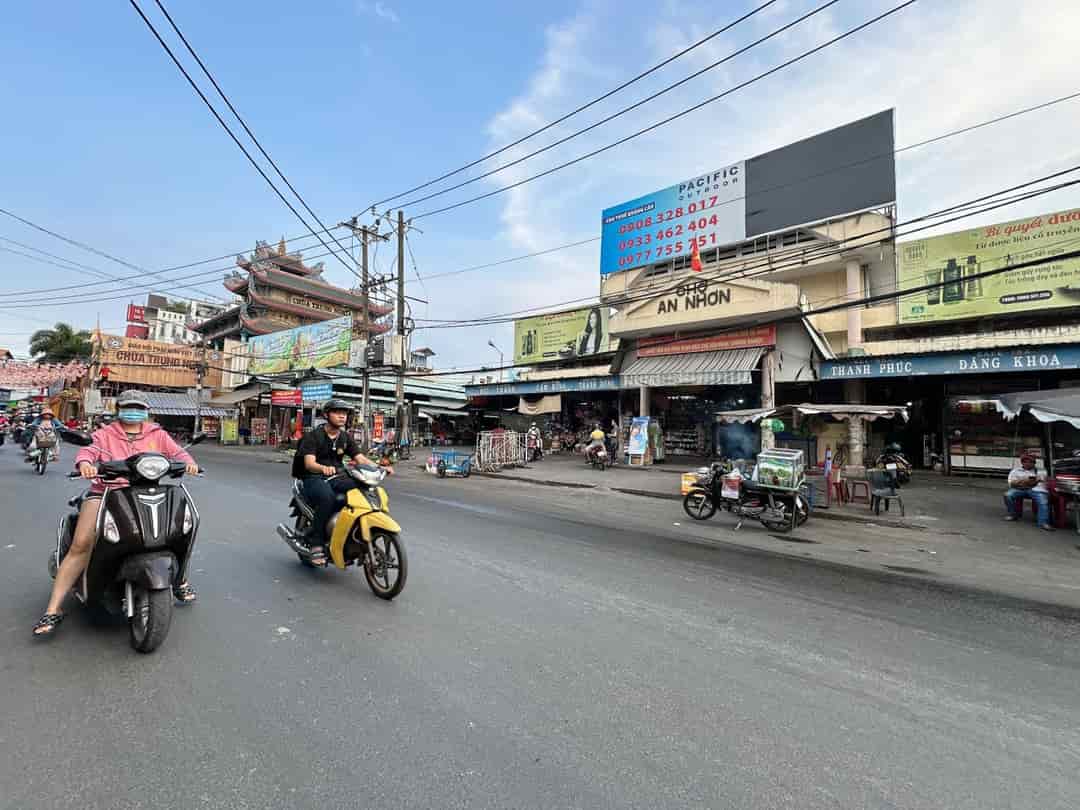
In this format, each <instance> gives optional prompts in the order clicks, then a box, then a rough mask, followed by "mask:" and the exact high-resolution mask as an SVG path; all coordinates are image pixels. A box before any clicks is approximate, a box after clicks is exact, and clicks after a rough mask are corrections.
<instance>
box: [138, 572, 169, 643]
mask: <svg viewBox="0 0 1080 810" xmlns="http://www.w3.org/2000/svg"><path fill="white" fill-rule="evenodd" d="M132 600H133V601H134V602H135V608H134V613H135V615H134V616H132V617H131V618H130V619H129V620H128V629H129V630H130V631H131V633H130V635H131V646H132V648H133V649H134V650H135V651H136V652H141V653H152V652H153V651H154V650H156V649H157V648H158V647H160V646H161V642H163V641H164V640H165V636H167V635H168V634H169V625H171V624H172V612H173V593H172V590H171V589H170V588H164V589H162V590H160V591H151V590H148V589H147V588H143V587H135V588H133V589H132Z"/></svg>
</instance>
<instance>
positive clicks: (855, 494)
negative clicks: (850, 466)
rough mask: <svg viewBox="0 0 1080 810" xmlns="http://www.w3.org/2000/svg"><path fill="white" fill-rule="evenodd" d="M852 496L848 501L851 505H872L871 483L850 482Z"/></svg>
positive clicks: (850, 495) (849, 496)
mask: <svg viewBox="0 0 1080 810" xmlns="http://www.w3.org/2000/svg"><path fill="white" fill-rule="evenodd" d="M850 487H851V490H850V494H849V495H848V500H849V501H850V502H851V503H865V504H869V503H870V482H869V481H851V482H850Z"/></svg>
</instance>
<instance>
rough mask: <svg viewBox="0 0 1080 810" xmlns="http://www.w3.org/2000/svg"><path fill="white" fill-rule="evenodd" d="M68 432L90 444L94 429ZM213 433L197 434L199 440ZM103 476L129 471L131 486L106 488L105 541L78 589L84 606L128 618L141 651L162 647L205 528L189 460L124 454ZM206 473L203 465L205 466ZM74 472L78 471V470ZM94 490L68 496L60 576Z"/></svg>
mask: <svg viewBox="0 0 1080 810" xmlns="http://www.w3.org/2000/svg"><path fill="white" fill-rule="evenodd" d="M63 434H64V439H65V440H66V441H68V442H70V443H72V444H76V445H79V446H82V447H86V446H88V445H90V444H91V443H92V439H91V438H90V436H89V435H87V434H86V433H82V432H79V431H73V430H66V429H65V430H64V431H63ZM205 438H206V435H205V434H196V435H195V436H193V437H192V440H191V444H189V445H188V447H191V446H192V445H196V444H198V443H199V442H201V441H203V440H204V439H205ZM97 469H98V474H99V477H100V479H101V480H102V481H104V482H108V481H115V480H117V479H120V478H123V479H126V480H127V481H128V482H129V486H126V487H123V488H119V489H111V490H108V491H106V493H105V495H104V497H103V498H102V501H101V508H100V511H99V512H98V519H97V537H98V539H97V542H96V543H95V544H94V550H93V552H92V553H91V555H90V561H89V562H88V564H87V566H86V571H85V572H84V573H83V576H82V577H81V578H80V579H79V581H78V582H77V583H76V585H75V587H74V589H73V593H74V594H75V597H76V598H77V599H78V600H79V601H80V602H82V603H83V604H84V605H87V606H93V607H98V608H103V609H104V610H105V611H106V612H108V613H109V614H112V615H115V616H119V615H123V616H126V617H127V621H128V627H129V629H130V637H131V646H132V647H133V648H135V650H137V651H138V652H141V653H149V652H153V651H154V650H156V649H157V648H158V647H159V646H160V645H161V643H162V642H163V641H164V640H165V636H166V635H168V632H169V625H170V624H171V623H172V612H173V600H174V597H173V587H174V586H175V585H177V584H178V583H180V582H183V581H184V576H185V571H186V570H187V565H188V561H189V560H190V559H191V552H192V549H193V548H194V546H195V535H196V534H197V533H198V530H199V512H198V510H197V509H196V508H195V504H194V502H193V501H192V499H191V494H190V493H189V492H188V490H187V487H185V486H184V485H183V484H182V483H175V484H174V483H162V480H163V479H166V478H168V479H174V480H175V479H179V478H182V477H183V475H184V473H185V470H186V465H185V464H184V462H182V461H170V460H169V459H168V458H166V457H165V456H163V455H161V454H160V453H139V454H138V455H134V456H131V457H130V458H128V459H125V460H123V461H105V462H102V463H101V464H99V465H97ZM200 472H201V471H200ZM68 477H69V478H78V477H79V474H78V473H71V474H70V475H68ZM86 497H87V494H86V493H84V494H82V495H78V496H76V497H74V498H72V499H71V500H70V501H68V505H69V506H71V507H72V508H73V509H74V511H73V512H70V513H69V514H67V515H64V516H63V517H61V518H60V525H59V526H58V528H57V532H56V550H55V551H54V552H53V553H52V554H51V555H50V556H49V574H50V575H51V576H52V577H53V579H55V578H56V572H57V569H58V568H59V566H60V562H61V561H62V560H63V559H64V555H66V554H67V551H68V549H69V548H71V541H72V537H73V534H74V531H75V524H76V522H77V521H78V519H79V508H80V507H81V506H82V503H83V501H84V500H85V499H86Z"/></svg>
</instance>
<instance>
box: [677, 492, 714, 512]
mask: <svg viewBox="0 0 1080 810" xmlns="http://www.w3.org/2000/svg"><path fill="white" fill-rule="evenodd" d="M682 508H683V511H684V512H686V514H687V515H689V516H690V517H692V518H693V519H694V520H708V519H709V518H711V517H712V516H713V515H715V514H716V504H715V503H713V499H712V498H711V497H709V494H708V493H706V492H703V491H701V490H700V489H697V490H694V491H692V492H688V493H686V497H685V498H683V502H682Z"/></svg>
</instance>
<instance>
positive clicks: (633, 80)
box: [369, 0, 776, 208]
mask: <svg viewBox="0 0 1080 810" xmlns="http://www.w3.org/2000/svg"><path fill="white" fill-rule="evenodd" d="M775 2H776V0H769V2H767V3H762V4H761V5H760V6H757V7H756V8H753V9H750V11H748V12H747V13H746V14H743V15H742V16H741V17H738V18H736V19H734V20H732V21H731V22H729V23H728V24H727V25H724V26H723V27H721V28H718V29H716V30H715V31H713V32H712V33H711V34H709V35H707V36H705V37H702V38H701V39H699V40H698V41H697V42H694V43H693V44H691V45H688V46H687V47H685V48H683V49H682V50H681V51H679V52H677V53H675V54H672V55H671V56H669V57H668V58H667V59H665V60H663V61H662V62H658V63H657V64H655V65H653V66H652V67H651V68H648V69H647V70H643V71H642V72H641V73H639V74H637V75H636V76H634V77H633V78H631V79H628V80H627V81H625V82H623V83H622V84H620V85H618V86H617V87H613V88H612V89H611V90H608V91H607V92H606V93H604V94H603V95H600V96H597V97H596V98H594V99H592V101H589V102H586V103H585V104H582V105H581V106H580V107H577V108H575V109H573V110H571V111H570V112H568V113H566V114H565V115H561V116H559V117H558V118H556V119H555V120H554V121H550V122H548V123H547V124H544V125H543V126H542V127H540V128H538V129H534V130H533V131H532V132H529V133H528V134H526V135H522V136H521V137H520V138H518V139H517V140H516V141H513V142H512V143H508V144H506V145H505V146H500V147H499V148H498V149H496V150H495V151H493V152H489V153H488V154H486V155H484V156H483V157H479V158H477V159H476V160H474V161H472V162H471V163H466V164H465V165H464V166H461V167H459V168H457V169H454V170H453V171H450V172H447V173H446V174H443V175H440V176H439V177H436V178H435V179H433V180H428V181H427V182H426V183H421V184H420V185H418V186H413V187H412V188H410V189H408V190H406V191H401V192H398V193H397V194H394V195H392V196H390V197H385V198H383V199H381V200H377V201H376V202H373V203H372V204H371V205H370V206H369V208H375V207H377V206H380V205H383V204H384V203H388V202H391V201H393V200H396V199H398V198H399V197H404V196H406V195H407V194H413V193H415V192H417V191H420V190H422V189H425V188H428V187H429V186H433V185H435V184H436V183H438V182H441V181H442V180H446V179H447V178H450V177H453V176H455V175H458V174H461V173H462V172H463V171H467V170H468V169H471V168H472V167H473V166H476V165H478V164H480V163H483V162H484V161H485V160H490V159H491V158H493V157H495V156H496V155H501V154H502V153H503V152H506V151H507V150H509V149H513V148H514V147H515V146H520V145H521V144H523V143H525V141H527V140H530V139H531V138H535V137H536V136H537V135H539V134H541V133H543V132H547V131H548V130H549V129H551V128H552V127H556V126H558V125H559V124H561V123H563V122H564V121H566V120H568V119H570V118H573V117H574V116H575V115H577V114H578V113H581V112H584V111H585V110H587V109H589V108H590V107H593V106H595V105H596V104H599V103H600V102H601V101H605V100H607V99H609V98H611V97H612V96H613V95H615V94H616V93H619V92H620V91H622V90H625V89H626V88H627V87H629V86H630V85H632V84H635V83H636V82H639V81H641V80H642V79H644V78H645V77H647V76H650V75H652V74H653V73H655V72H656V71H658V70H660V68H662V67H665V66H666V65H669V64H671V63H672V62H674V61H675V60H676V59H679V58H681V57H683V56H685V55H686V54H688V53H690V52H691V51H693V50H695V49H696V48H699V47H701V46H702V45H704V44H705V43H707V42H709V41H710V40H713V39H715V38H716V37H718V36H720V35H721V34H723V33H726V32H727V31H730V30H731V29H732V28H734V27H735V26H737V25H738V24H739V23H741V22H744V21H746V20H748V19H750V18H751V17H753V16H754V15H755V14H757V13H758V12H761V11H764V10H765V9H767V8H768V7H769V6H771V5H773V4H774V3H775ZM403 207H404V206H403Z"/></svg>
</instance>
